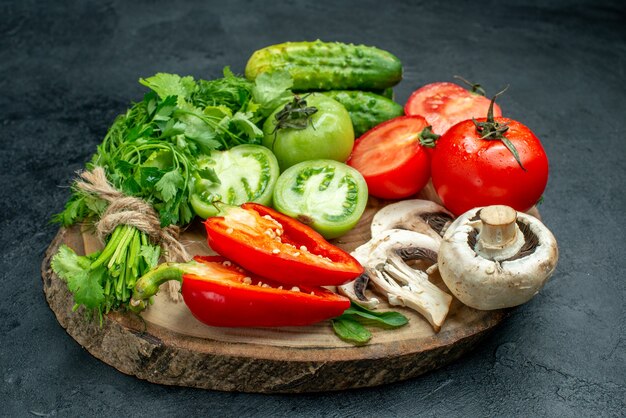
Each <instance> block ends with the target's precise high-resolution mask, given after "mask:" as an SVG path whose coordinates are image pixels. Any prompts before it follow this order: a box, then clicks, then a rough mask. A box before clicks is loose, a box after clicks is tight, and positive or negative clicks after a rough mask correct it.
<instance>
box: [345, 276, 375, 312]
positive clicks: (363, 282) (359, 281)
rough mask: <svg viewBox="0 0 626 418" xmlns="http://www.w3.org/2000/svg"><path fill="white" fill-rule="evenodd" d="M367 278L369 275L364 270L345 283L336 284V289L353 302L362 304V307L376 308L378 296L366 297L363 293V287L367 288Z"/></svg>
mask: <svg viewBox="0 0 626 418" xmlns="http://www.w3.org/2000/svg"><path fill="white" fill-rule="evenodd" d="M369 279H370V278H369V275H368V274H367V272H365V273H363V274H361V275H360V276H359V277H357V278H356V279H354V280H353V281H351V282H350V283H346V284H344V285H342V286H337V291H338V292H339V293H340V294H342V295H344V296H346V297H347V298H349V299H350V300H351V301H353V302H354V303H356V304H358V305H361V306H363V307H364V308H367V309H376V308H377V307H378V304H379V303H380V301H379V300H378V298H375V297H372V298H368V297H367V296H366V295H365V289H366V288H367V284H368V283H369Z"/></svg>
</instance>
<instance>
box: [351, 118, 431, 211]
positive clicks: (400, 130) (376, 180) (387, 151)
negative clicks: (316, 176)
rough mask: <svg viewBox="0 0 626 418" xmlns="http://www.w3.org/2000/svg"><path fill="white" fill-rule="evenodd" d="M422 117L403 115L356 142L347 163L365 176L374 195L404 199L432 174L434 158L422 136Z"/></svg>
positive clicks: (422, 184) (424, 126)
mask: <svg viewBox="0 0 626 418" xmlns="http://www.w3.org/2000/svg"><path fill="white" fill-rule="evenodd" d="M427 126H428V122H426V119H424V118H423V117H421V116H400V117H397V118H394V119H391V120H388V121H387V122H383V123H381V124H380V125H378V126H376V127H375V128H373V129H371V130H369V131H367V132H366V133H364V134H363V136H361V137H360V138H359V139H358V140H357V141H356V143H355V144H354V149H353V150H352V155H351V156H350V159H349V160H348V161H347V164H348V165H350V166H352V167H354V168H355V169H357V170H358V171H359V172H360V173H361V174H362V175H363V177H364V178H365V181H366V182H367V188H368V190H369V193H370V194H371V195H372V196H376V197H380V198H383V199H401V198H403V197H408V196H411V195H413V194H415V193H417V192H419V191H420V190H421V189H422V188H423V187H424V186H425V185H426V183H427V182H428V179H429V177H430V157H429V155H428V151H427V148H426V147H424V146H423V145H422V144H421V143H420V139H419V135H420V133H421V132H422V131H423V130H424V128H426V127H427Z"/></svg>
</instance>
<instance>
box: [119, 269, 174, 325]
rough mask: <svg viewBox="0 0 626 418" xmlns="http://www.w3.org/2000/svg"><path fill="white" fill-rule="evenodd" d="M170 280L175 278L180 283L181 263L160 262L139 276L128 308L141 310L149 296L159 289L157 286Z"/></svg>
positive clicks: (135, 310)
mask: <svg viewBox="0 0 626 418" xmlns="http://www.w3.org/2000/svg"><path fill="white" fill-rule="evenodd" d="M170 280H177V281H179V282H181V283H182V281H183V268H182V264H181V263H164V264H161V265H160V266H158V267H157V268H155V269H152V270H150V271H149V272H147V273H146V274H144V275H143V276H142V277H140V278H139V279H138V280H137V283H135V288H134V290H133V296H132V298H131V299H130V302H129V304H128V308H129V309H130V310H131V311H133V312H135V313H139V312H141V311H143V310H144V309H146V307H147V302H148V301H149V300H150V298H151V297H152V296H154V295H156V294H157V292H158V291H159V286H161V285H162V284H163V283H165V282H168V281H170Z"/></svg>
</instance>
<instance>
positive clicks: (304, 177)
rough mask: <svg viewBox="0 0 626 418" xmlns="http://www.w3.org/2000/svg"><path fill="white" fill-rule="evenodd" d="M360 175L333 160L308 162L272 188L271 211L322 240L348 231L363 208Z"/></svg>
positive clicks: (364, 186) (289, 171)
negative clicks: (307, 228) (291, 220)
mask: <svg viewBox="0 0 626 418" xmlns="http://www.w3.org/2000/svg"><path fill="white" fill-rule="evenodd" d="M367 197H368V193H367V183H365V180H364V179H363V176H362V175H361V173H359V172H358V171H356V170H355V169H353V168H352V167H348V166H347V165H345V164H343V163H340V162H338V161H333V160H311V161H304V162H301V163H298V164H296V165H294V166H292V167H290V168H288V169H287V170H285V171H284V172H283V173H282V174H281V175H280V177H279V178H278V181H277V182H276V186H274V208H275V209H276V210H278V211H279V212H281V213H284V214H285V215H288V216H291V217H292V218H295V219H297V220H299V221H300V222H302V223H304V224H306V225H309V226H310V227H311V228H313V229H315V230H316V231H317V232H319V233H320V234H322V235H323V236H324V238H327V239H330V238H336V237H339V236H341V235H343V234H345V233H346V232H348V231H349V230H350V229H352V228H353V227H354V226H355V225H356V223H357V222H358V221H359V219H360V218H361V215H363V211H365V206H366V205H367Z"/></svg>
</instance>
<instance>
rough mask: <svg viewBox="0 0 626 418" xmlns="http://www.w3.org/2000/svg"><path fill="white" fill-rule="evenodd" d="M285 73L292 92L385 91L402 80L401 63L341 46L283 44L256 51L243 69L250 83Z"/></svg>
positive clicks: (379, 51)
mask: <svg viewBox="0 0 626 418" xmlns="http://www.w3.org/2000/svg"><path fill="white" fill-rule="evenodd" d="M281 70H282V71H288V72H289V74H290V75H291V77H292V78H293V90H294V91H306V90H384V89H386V88H388V87H392V86H394V85H396V84H398V83H399V82H400V80H401V79H402V63H401V62H400V60H399V59H398V58H397V57H395V56H394V55H393V54H391V53H389V52H387V51H384V50H382V49H378V48H375V47H371V46H365V45H354V44H344V43H340V42H322V41H320V40H317V41H314V42H286V43H283V44H278V45H271V46H268V47H266V48H263V49H260V50H258V51H255V52H254V53H253V54H252V56H251V57H250V59H249V60H248V64H247V65H246V70H245V75H246V78H248V79H250V80H254V79H256V77H257V76H259V74H262V73H265V72H274V71H281Z"/></svg>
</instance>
